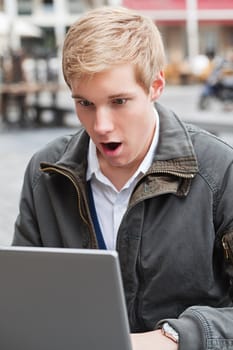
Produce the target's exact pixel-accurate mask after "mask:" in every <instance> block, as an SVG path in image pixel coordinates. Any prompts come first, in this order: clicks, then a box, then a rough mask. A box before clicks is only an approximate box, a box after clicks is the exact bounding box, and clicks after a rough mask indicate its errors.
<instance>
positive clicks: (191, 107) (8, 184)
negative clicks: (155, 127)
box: [0, 86, 233, 245]
mask: <svg viewBox="0 0 233 350" xmlns="http://www.w3.org/2000/svg"><path fill="white" fill-rule="evenodd" d="M165 91H166V92H165V93H164V95H163V97H162V98H161V100H160V101H161V102H163V103H166V105H167V106H168V107H170V108H172V109H173V110H174V111H176V112H177V114H179V115H180V116H181V118H182V119H184V120H190V121H192V122H196V121H203V120H206V121H207V122H208V123H209V124H210V125H211V123H212V124H213V123H215V125H216V123H219V124H220V125H221V124H224V123H225V124H226V123H227V125H230V126H232V127H233V112H225V111H223V110H222V107H221V106H217V105H215V106H214V107H213V108H212V109H211V110H210V111H208V112H202V113H200V112H199V111H198V110H197V107H196V106H197V100H198V94H199V91H200V87H198V86H195V87H167V89H166V90H165ZM77 124H78V121H76V117H75V116H70V117H69V119H68V122H67V125H68V126H67V127H60V128H40V129H25V130H23V129H17V128H8V129H7V128H5V127H4V125H2V124H1V119H0V164H1V171H0V245H1V244H3V245H5V244H6V245H8V244H10V242H11V240H12V235H13V229H14V221H15V218H16V216H17V212H18V202H19V197H20V189H21V186H22V181H23V174H24V170H25V167H26V164H27V162H28V161H29V159H30V157H31V156H32V154H33V153H34V152H35V151H36V150H37V149H39V148H40V147H41V146H43V145H44V144H46V143H47V142H49V141H50V140H52V139H54V138H55V137H57V136H59V135H61V134H67V133H70V132H73V131H74V130H75V126H76V125H77ZM226 130H227V129H226ZM229 130H230V131H231V128H230V129H229ZM219 134H220V136H221V137H223V138H224V139H226V140H227V141H228V142H229V143H231V144H232V145H233V134H232V133H231V132H224V133H223V132H222V131H221V132H220V133H219Z"/></svg>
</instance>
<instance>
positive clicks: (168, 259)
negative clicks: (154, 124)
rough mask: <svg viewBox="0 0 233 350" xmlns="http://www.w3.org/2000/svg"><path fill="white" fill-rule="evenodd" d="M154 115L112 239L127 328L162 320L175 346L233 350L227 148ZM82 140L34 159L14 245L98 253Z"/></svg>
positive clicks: (62, 141) (231, 177) (232, 154)
mask: <svg viewBox="0 0 233 350" xmlns="http://www.w3.org/2000/svg"><path fill="white" fill-rule="evenodd" d="M156 109H157V110H158V113H159V116H160V137H159V143H158V147H157V149H156V154H155V155H154V160H153V164H152V165H151V167H150V169H149V170H148V172H147V173H146V174H145V175H143V176H142V177H141V179H140V180H139V181H138V183H137V185H136V186H135V189H134V191H133V193H132V196H131V199H130V202H129V205H128V208H127V211H126V213H125V215H124V217H123V219H122V222H121V225H120V227H119V231H118V238H117V247H116V249H117V251H118V253H119V259H120V265H121V270H122V278H123V283H124V289H125V297H126V302H127V308H128V316H129V323H130V327H131V331H132V332H141V331H149V330H152V329H155V328H157V327H160V324H161V323H162V322H164V321H165V320H168V321H169V323H170V324H171V325H172V326H173V327H174V328H175V329H176V330H177V331H178V332H179V336H180V343H179V349H180V350H187V349H188V350H207V349H208V350H210V349H211V350H213V349H219V350H226V349H227V350H229V349H233V308H232V300H233V290H232V289H233V288H232V284H233V269H232V263H231V255H232V246H233V243H232V241H233V238H232V237H233V166H232V164H233V149H232V148H231V147H230V146H229V145H227V144H226V143H225V142H224V141H222V140H220V139H218V138H217V137H216V136H214V135H211V134H209V133H208V132H206V131H203V130H200V129H199V128H197V127H194V126H192V125H185V124H184V123H183V122H181V121H180V120H179V118H178V117H177V116H176V115H175V114H173V113H172V112H170V111H168V110H166V109H165V108H164V107H162V106H161V105H159V104H156ZM88 143H89V137H88V135H87V134H86V132H85V131H84V130H83V129H82V127H81V128H80V130H78V131H77V133H76V134H75V135H70V136H64V137H62V138H59V139H57V140H55V141H53V142H51V143H50V144H48V145H46V146H45V147H44V148H43V149H42V150H40V151H39V152H37V153H36V154H35V155H34V156H33V157H32V159H31V161H30V163H29V165H28V167H27V170H26V173H25V179H24V185H23V189H22V194H21V200H20V213H19V216H18V218H17V221H16V224H15V235H14V239H13V245H26V246H28V245H31V246H45V247H72V248H74V247H77V248H98V243H97V240H96V235H95V230H94V226H93V222H92V220H91V215H90V211H89V208H88V199H87V187H86V179H85V176H86V175H85V174H86V169H87V149H88ZM224 248H225V249H224Z"/></svg>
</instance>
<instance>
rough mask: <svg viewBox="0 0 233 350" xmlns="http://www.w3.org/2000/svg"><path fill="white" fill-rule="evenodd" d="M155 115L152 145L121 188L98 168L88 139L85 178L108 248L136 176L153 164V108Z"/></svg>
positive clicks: (157, 127)
mask: <svg viewBox="0 0 233 350" xmlns="http://www.w3.org/2000/svg"><path fill="white" fill-rule="evenodd" d="M155 119H156V128H155V133H154V137H153V140H152V143H151V146H150V148H149V150H148V152H147V154H146V156H145V158H144V159H143V161H142V162H141V164H140V166H139V167H138V169H137V170H136V172H135V173H134V175H133V176H132V177H131V178H130V179H129V180H128V181H127V183H126V184H125V185H124V187H123V188H122V189H121V190H120V191H118V190H117V189H116V188H115V187H114V185H113V184H112V183H111V181H110V180H109V179H108V178H107V177H106V176H104V174H103V173H102V172H101V170H100V167H99V162H98V158H97V155H96V146H95V144H94V143H93V141H92V140H91V139H90V143H89V149H88V167H87V174H86V180H87V181H89V180H91V188H92V192H93V198H94V203H95V209H96V213H97V216H98V221H99V225H100V228H101V231H102V235H103V237H104V241H105V244H106V247H107V249H110V250H114V249H115V247H116V239H117V232H118V229H119V226H120V223H121V220H122V218H123V216H124V213H125V212H126V209H127V206H128V202H129V199H130V196H131V193H132V191H133V189H134V186H135V184H136V183H137V180H138V178H139V177H140V176H141V175H142V174H145V173H146V171H147V170H148V169H149V167H150V165H151V164H152V160H153V155H154V152H155V150H156V147H157V144H158V139H159V116H158V113H157V111H156V110H155Z"/></svg>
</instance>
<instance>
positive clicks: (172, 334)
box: [161, 322, 179, 344]
mask: <svg viewBox="0 0 233 350" xmlns="http://www.w3.org/2000/svg"><path fill="white" fill-rule="evenodd" d="M161 331H162V334H163V335H165V337H167V338H169V339H171V340H173V341H174V342H175V343H177V344H178V343H179V334H178V333H177V331H176V330H175V329H174V328H173V327H172V326H171V325H170V324H169V323H168V322H164V323H163V325H162V328H161Z"/></svg>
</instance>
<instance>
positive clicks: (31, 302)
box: [0, 247, 131, 350]
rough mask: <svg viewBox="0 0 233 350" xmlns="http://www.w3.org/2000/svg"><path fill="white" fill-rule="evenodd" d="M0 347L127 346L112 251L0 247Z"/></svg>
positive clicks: (69, 349)
mask: <svg viewBox="0 0 233 350" xmlns="http://www.w3.org/2000/svg"><path fill="white" fill-rule="evenodd" d="M0 281H1V287H0V344H1V349H4V350H64V349H66V350H93V349H95V350H109V349H111V350H119V349H121V350H131V341H130V337H129V325H128V319H127V313H126V305H125V299H124V292H123V286H122V280H121V274H120V267H119V261H118V255H117V252H114V251H102V250H101V251H100V250H86V249H85V250H82V249H62V248H35V247H33V248H31V247H30V248H29V247H1V248H0Z"/></svg>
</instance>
